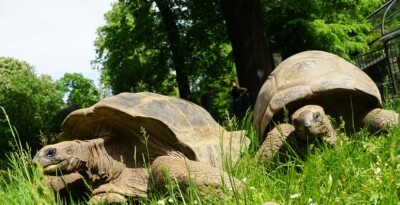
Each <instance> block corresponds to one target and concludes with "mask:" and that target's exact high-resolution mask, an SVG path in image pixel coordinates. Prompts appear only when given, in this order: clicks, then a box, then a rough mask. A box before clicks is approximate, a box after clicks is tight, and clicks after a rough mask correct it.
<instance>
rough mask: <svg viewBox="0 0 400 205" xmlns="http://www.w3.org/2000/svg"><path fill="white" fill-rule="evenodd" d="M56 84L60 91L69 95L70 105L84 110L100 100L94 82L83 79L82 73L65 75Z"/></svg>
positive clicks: (68, 101) (68, 102)
mask: <svg viewBox="0 0 400 205" xmlns="http://www.w3.org/2000/svg"><path fill="white" fill-rule="evenodd" d="M56 84H57V87H58V89H60V90H61V91H63V92H64V93H67V94H68V98H67V104H68V105H73V106H74V107H78V108H84V107H89V106H91V105H93V104H94V103H96V102H97V101H99V100H100V97H99V92H98V91H97V89H96V86H95V85H94V82H93V80H90V79H87V78H85V77H83V75H82V74H80V73H65V74H64V76H63V77H62V78H61V79H59V80H57V82H56Z"/></svg>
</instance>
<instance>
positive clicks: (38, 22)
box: [0, 0, 115, 84]
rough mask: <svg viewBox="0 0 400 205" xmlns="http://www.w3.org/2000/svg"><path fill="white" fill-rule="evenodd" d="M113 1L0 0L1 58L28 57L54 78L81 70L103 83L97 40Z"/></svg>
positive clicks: (27, 58)
mask: <svg viewBox="0 0 400 205" xmlns="http://www.w3.org/2000/svg"><path fill="white" fill-rule="evenodd" d="M114 1H115V0H34V1H33V0H0V56H2V57H13V58H16V59H18V60H23V61H26V62H28V63H29V64H30V65H32V66H33V67H34V68H35V71H36V73H37V74H38V75H40V74H48V75H50V76H51V77H52V79H53V80H57V79H59V78H61V77H62V76H63V75H64V73H81V74H83V76H85V77H86V78H90V79H93V80H94V81H95V82H96V84H98V82H99V78H100V73H99V71H97V70H94V69H92V67H91V65H90V61H91V60H94V58H95V56H96V52H95V47H94V45H93V44H94V40H95V39H96V36H97V35H96V30H97V28H98V27H100V26H102V25H105V20H104V13H105V12H107V11H109V10H111V3H112V2H114Z"/></svg>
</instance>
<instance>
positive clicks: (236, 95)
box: [231, 86, 240, 100]
mask: <svg viewBox="0 0 400 205" xmlns="http://www.w3.org/2000/svg"><path fill="white" fill-rule="evenodd" d="M231 95H232V98H233V99H234V100H235V99H239V97H240V92H239V89H238V87H236V86H235V87H232V91H231Z"/></svg>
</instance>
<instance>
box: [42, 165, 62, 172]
mask: <svg viewBox="0 0 400 205" xmlns="http://www.w3.org/2000/svg"><path fill="white" fill-rule="evenodd" d="M59 167H60V166H59V165H58V164H49V165H46V166H45V167H43V171H44V173H46V174H48V173H54V172H55V171H56V170H57V169H58V168H59Z"/></svg>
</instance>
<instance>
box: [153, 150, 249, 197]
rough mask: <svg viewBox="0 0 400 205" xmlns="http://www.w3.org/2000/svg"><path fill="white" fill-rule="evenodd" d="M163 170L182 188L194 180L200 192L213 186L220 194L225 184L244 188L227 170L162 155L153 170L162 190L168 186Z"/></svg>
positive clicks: (215, 191) (156, 183)
mask: <svg viewBox="0 0 400 205" xmlns="http://www.w3.org/2000/svg"><path fill="white" fill-rule="evenodd" d="M163 170H165V171H166V172H167V173H168V174H169V177H170V179H171V181H172V183H174V182H175V181H176V182H177V183H178V185H179V187H180V188H186V187H189V183H190V181H192V182H194V183H195V184H196V185H197V187H198V188H199V191H200V192H203V191H208V189H209V188H211V189H213V190H212V191H213V192H214V193H217V194H218V193H219V191H221V190H222V188H223V185H225V186H226V187H227V188H228V189H229V190H231V189H232V188H236V189H238V190H242V189H243V186H242V184H241V182H240V181H239V180H238V179H236V178H233V177H229V175H228V174H227V173H226V172H224V171H222V170H220V169H218V168H216V167H213V166H211V165H209V164H206V163H203V162H197V161H192V160H189V159H185V158H178V157H173V156H160V157H157V158H156V159H155V160H154V162H153V164H152V166H151V172H152V174H153V177H154V183H155V186H156V188H158V189H161V190H165V189H166V186H167V183H166V180H165V179H166V178H165V171H163ZM163 172H164V173H163ZM230 179H231V180H232V182H231V180H230ZM205 194H206V193H205Z"/></svg>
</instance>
